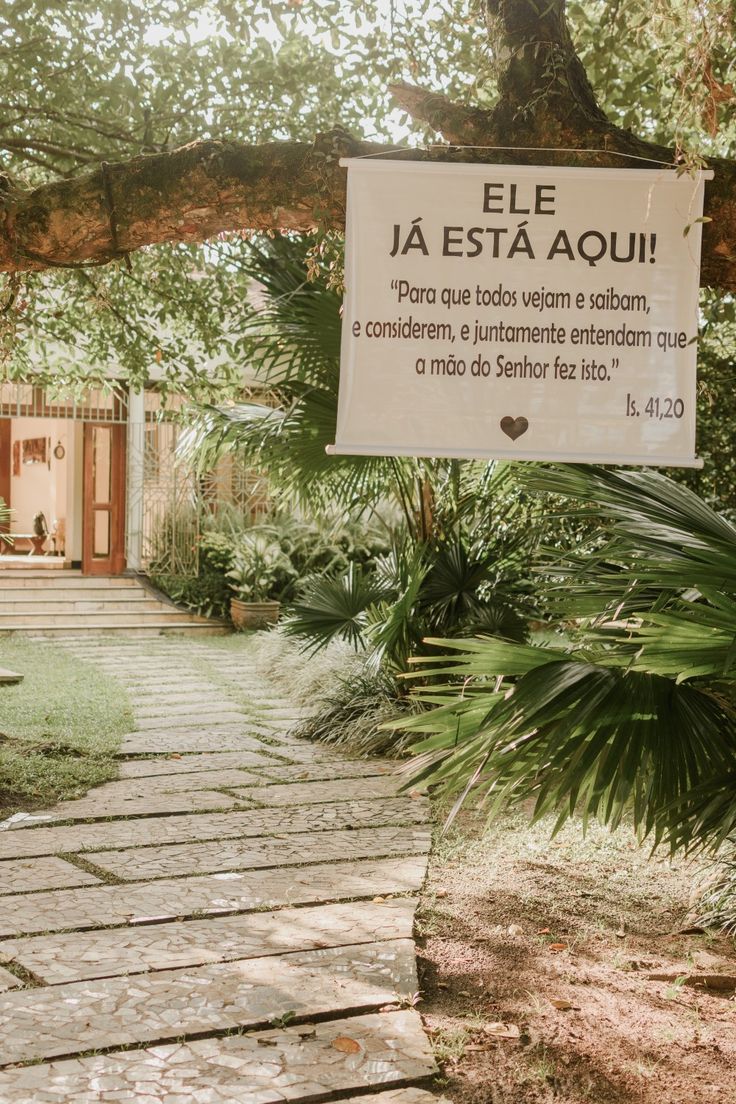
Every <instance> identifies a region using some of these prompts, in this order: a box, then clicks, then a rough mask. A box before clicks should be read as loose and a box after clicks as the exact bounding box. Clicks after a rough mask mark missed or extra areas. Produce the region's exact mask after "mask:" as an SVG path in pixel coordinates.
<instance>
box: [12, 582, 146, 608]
mask: <svg viewBox="0 0 736 1104" xmlns="http://www.w3.org/2000/svg"><path fill="white" fill-rule="evenodd" d="M151 596H152V595H151V592H150V591H148V590H146V589H145V588H144V587H142V586H141V585H140V584H139V583H126V585H125V586H99V585H98V586H84V585H83V584H82V581H81V579H75V580H74V583H73V585H72V583H71V581H70V582H69V583H67V584H65V585H64V586H58V587H30V586H21V587H16V586H15V585H13V586H8V585H7V584H6V583H5V582H4V581H3V579H0V602H2V603H3V604H4V603H5V601H12V602H75V601H84V602H87V601H95V602H96V601H98V600H103V599H107V598H109V599H110V600H111V601H115V602H118V601H120V602H122V601H125V600H126V599H132V600H133V601H138V600H140V599H142V598H150V597H151Z"/></svg>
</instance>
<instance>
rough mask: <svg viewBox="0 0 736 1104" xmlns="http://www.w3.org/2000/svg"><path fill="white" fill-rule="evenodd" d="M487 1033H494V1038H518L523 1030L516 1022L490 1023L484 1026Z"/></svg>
mask: <svg viewBox="0 0 736 1104" xmlns="http://www.w3.org/2000/svg"><path fill="white" fill-rule="evenodd" d="M483 1031H484V1032H485V1034H486V1035H492V1036H493V1038H494V1039H518V1038H519V1036H520V1034H521V1032H520V1031H519V1029H518V1027H517V1026H516V1024H510V1023H490V1024H486V1025H485V1026H484V1028H483Z"/></svg>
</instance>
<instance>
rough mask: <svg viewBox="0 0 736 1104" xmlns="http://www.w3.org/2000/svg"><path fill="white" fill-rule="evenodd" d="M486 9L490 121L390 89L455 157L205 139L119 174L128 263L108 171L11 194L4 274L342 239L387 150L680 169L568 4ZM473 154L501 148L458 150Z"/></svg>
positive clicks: (709, 209) (725, 176)
mask: <svg viewBox="0 0 736 1104" xmlns="http://www.w3.org/2000/svg"><path fill="white" fill-rule="evenodd" d="M486 8H487V13H488V19H489V26H490V28H491V33H492V35H493V37H494V51H495V54H496V57H497V58H498V62H499V69H500V72H499V87H500V89H501V97H500V99H499V101H498V103H497V104H496V106H495V107H494V108H493V109H492V110H490V111H482V110H480V109H477V108H469V107H465V106H462V105H458V104H454V103H452V102H451V101H449V100H448V99H447V98H446V97H444V96H442V95H439V94H437V93H433V92H429V91H426V90H423V89H420V88H415V87H414V86H411V85H407V84H401V85H395V86H393V88H392V91H393V94H394V96H395V98H396V99H397V101H398V102H399V103H400V105H401V106H402V107H403V108H404V109H405V110H406V111H407V112H409V114H411V115H412V116H413V117H414V118H415V119H418V120H420V121H422V122H423V123H428V124H429V125H430V126H431V127H433V128H434V129H436V130H437V131H438V133H440V134H442V135H443V136H444V137H445V139H446V140H447V141H448V142H449V143H451V145H450V146H448V147H446V148H444V149H443V148H432V149H431V150H430V151H423V150H408V149H403V150H400V149H396V148H395V147H394V148H392V147H383V146H377V145H372V144H368V143H365V142H361V141H358V140H356V139H354V138H352V137H351V136H350V135H348V134H347V133H346V132H345V131H342V130H340V129H336V130H334V131H330V132H329V133H327V134H324V135H319V136H318V137H317V140H316V141H315V143H314V144H313V145H309V144H306V143H300V142H274V143H270V144H266V145H259V146H248V145H245V144H242V143H238V142H234V141H226V140H223V141H217V140H208V141H201V142H193V143H191V144H190V145H187V146H183V147H181V148H180V149H175V150H172V151H170V152H165V153H158V154H153V155H148V156H141V157H135V158H133V159H131V160H128V161H122V162H118V163H117V164H111V165H108V167H107V170H106V176H107V179H108V181H109V183H110V188H111V194H112V206H113V208H114V223H115V230H116V238H117V244H118V249H117V250H116V248H115V242H114V240H113V233H112V227H111V222H112V221H113V220H112V219H111V210H110V205H109V204H108V202H107V201H106V198H105V187H104V182H103V178H102V172H101V171H100V170H95V171H92V172H87V173H84V174H81V175H80V176H78V177H75V178H73V179H66V180H61V181H55V182H53V183H50V184H46V185H43V186H42V187H40V188H36V189H35V190H33V191H22V190H19V189H16V188H14V187H13V186H12V185H8V184H7V181H6V188H7V190H6V191H5V192H2V191H1V190H0V271H4V272H17V271H21V270H29V269H43V268H47V267H54V266H67V265H68V266H74V265H80V264H81V265H85V264H104V263H106V262H108V261H110V260H112V259H114V258H115V257H116V256H119V255H120V253H128V252H133V251H134V250H136V249H140V248H142V247H143V246H146V245H153V244H157V243H161V242H178V241H184V242H195V241H204V240H205V239H207V238H211V237H214V236H216V235H217V234H221V233H225V232H229V231H237V230H241V229H247V230H301V231H305V230H310V229H312V228H314V227H315V226H320V227H322V228H325V229H342V227H343V226H344V216H345V173H344V171H343V170H341V169H340V167H339V163H338V162H339V159H340V157H342V156H351V157H355V156H361V155H363V154H373V153H380V152H382V151H383V152H386V153H390V154H391V156H392V157H393V158H394V159H405V158H409V159H412V160H444V161H448V160H449V161H482V162H489V163H499V162H501V163H519V164H546V165H588V166H589V165H594V166H620V165H622V164H623V165H628V166H629V167H632V168H636V167H640V168H641V167H646V160H640V159H648V158H651V159H654V160H655V161H662V162H666V163H668V164H672V165H674V164H676V162H677V153H676V151H674V150H670V149H667V148H665V147H662V146H658V145H655V144H653V143H650V142H647V141H645V140H643V139H641V138H639V137H637V136H636V135H634V134H632V133H631V132H630V131H627V130H622V129H620V128H618V127H615V126H614V125H613V124H611V123H610V122H609V121H608V120H607V119H606V117H605V115H604V114H603V113H602V112H601V110H600V108H599V107H598V105H597V103H596V100H595V96H594V94H593V90H592V88H591V86H590V84H589V82H588V79H587V77H586V75H585V71H584V69H583V66H582V64H581V62H580V60H579V58H578V57H577V54H576V53H575V49H574V47H573V44H572V41H571V39H570V35H569V32H568V29H567V25H566V23H565V18H564V0H486ZM472 146H475V147H498V148H495V149H493V148H491V149H489V148H477V149H475V150H473V149H467V148H465V149H462V148H458V147H472ZM453 147H454V148H453ZM540 150H541V151H542V152H540ZM571 150H572V151H577V152H570V151H571ZM591 150H592V151H596V152H593V153H591V152H589V151H591ZM709 164H710V166H711V167H712V168H713V169H714V170H715V179H714V180H713V181H712V183H710V184H709V185H708V186H707V188H706V216H707V217H708V218H709V219H710V220H711V221H710V222H707V223H706V224H705V225H704V229H703V266H702V282H703V283H704V284H706V285H709V286H713V287H719V288H722V289H723V290H726V291H736V164H735V163H733V162H730V161H725V160H719V159H713V160H711V161H710V162H709ZM1 184H2V179H0V185H1Z"/></svg>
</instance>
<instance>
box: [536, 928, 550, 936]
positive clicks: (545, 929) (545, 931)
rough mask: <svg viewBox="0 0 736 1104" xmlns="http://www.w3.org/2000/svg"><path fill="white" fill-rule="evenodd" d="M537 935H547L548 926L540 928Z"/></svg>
mask: <svg viewBox="0 0 736 1104" xmlns="http://www.w3.org/2000/svg"><path fill="white" fill-rule="evenodd" d="M537 935H549V928H540V929H539V931H538V932H537Z"/></svg>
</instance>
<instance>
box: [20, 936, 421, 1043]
mask: <svg viewBox="0 0 736 1104" xmlns="http://www.w3.org/2000/svg"><path fill="white" fill-rule="evenodd" d="M416 988H417V979H416V970H415V965H414V945H413V943H412V942H411V940H392V941H391V942H388V943H368V944H362V945H360V946H350V947H338V948H328V949H324V950H313V951H298V952H296V953H293V954H288V955H278V956H275V957H268V958H259V959H247V960H240V959H239V960H236V961H233V962H225V963H217V964H215V965H208V966H195V967H190V968H187V969H184V970H170V971H162V972H160V973H151V974H139V975H137V976H136V977H135V978H132V979H131V978H129V977H121V978H103V979H96V980H88V981H79V982H72V983H70V984H68V985H55V986H51V987H49V988H35V989H21V990H17V991H10V992H8V993H5V994H3V995H2V996H0V1036H1V1037H2V1038H3V1052H2V1064H4V1065H9V1064H10V1063H13V1062H23V1061H26V1062H27V1061H34V1060H37V1059H44V1058H53V1057H56V1056H60V1055H64V1056H68V1055H72V1054H76V1053H79V1052H80V1051H82V1050H97V1049H101V1048H109V1047H119V1046H126V1045H129V1044H131V1043H139V1044H141V1043H148V1042H151V1041H155V1040H167V1039H168V1040H174V1039H177V1038H179V1037H180V1036H182V1035H187V1034H193V1033H202V1032H204V1031H222V1030H227V1029H232V1028H237V1027H256V1026H258V1027H266V1026H267V1025H268V1024H270V1023H272V1022H273V1020H274V1019H276V1018H277V1017H280V1016H283V1015H284V1014H285V1013H287V1012H288V1013H292V1014H293V1015H296V1016H299V1017H305V1018H307V1019H308V1018H310V1017H312V1016H318V1015H324V1014H325V1013H334V1012H337V1013H339V1012H341V1011H347V1010H360V1011H367V1010H369V1009H371V1008H377V1007H380V1006H381V1005H383V1004H387V1003H390V1002H392V1001H395V1000H396V999H397V997H399V996H401V995H407V996H408V995H410V994H411V993H413V992H416ZM333 1049H334V1048H333Z"/></svg>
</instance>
